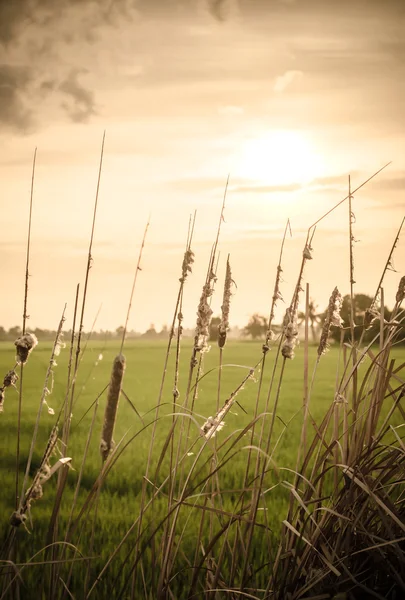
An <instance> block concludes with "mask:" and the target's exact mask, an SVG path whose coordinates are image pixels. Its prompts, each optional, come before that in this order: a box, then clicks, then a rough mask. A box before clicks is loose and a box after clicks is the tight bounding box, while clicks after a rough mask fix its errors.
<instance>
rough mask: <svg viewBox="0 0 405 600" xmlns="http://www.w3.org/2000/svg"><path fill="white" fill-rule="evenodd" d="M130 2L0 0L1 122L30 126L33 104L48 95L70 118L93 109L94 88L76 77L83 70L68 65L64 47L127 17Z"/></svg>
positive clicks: (80, 117)
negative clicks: (88, 86)
mask: <svg viewBox="0 0 405 600" xmlns="http://www.w3.org/2000/svg"><path fill="white" fill-rule="evenodd" d="M134 4H135V0H98V1H96V0H58V1H57V2H56V1H55V0H0V124H1V126H2V127H7V128H11V129H14V130H18V131H23V132H26V131H27V130H28V129H29V128H30V129H32V128H33V127H35V125H36V124H37V123H36V118H35V117H36V114H35V109H36V108H37V107H38V106H40V105H41V104H42V103H43V102H44V101H45V100H47V99H50V98H52V99H53V98H55V99H56V103H57V104H59V106H61V107H62V108H63V109H64V110H65V111H66V113H67V115H68V117H69V118H70V119H71V120H72V121H74V122H83V121H86V120H88V119H89V118H90V117H91V116H92V115H93V114H95V100H94V92H93V91H92V90H91V89H90V88H86V87H85V85H84V84H83V83H82V81H79V77H81V75H82V71H81V70H80V69H79V68H74V67H73V65H72V60H74V59H73V57H72V56H71V52H70V51H69V48H70V47H71V48H73V46H74V45H75V44H77V43H83V42H84V43H85V44H88V45H91V44H94V43H95V42H96V41H97V38H98V31H99V29H100V28H101V27H105V26H109V27H114V26H117V25H118V24H119V22H120V19H122V17H123V16H125V17H126V18H128V17H129V16H130V14H131V9H132V7H133V6H134ZM79 58H80V57H79ZM51 62H52V68H50V66H49V65H50V63H51ZM58 98H59V99H58ZM54 103H55V102H54Z"/></svg>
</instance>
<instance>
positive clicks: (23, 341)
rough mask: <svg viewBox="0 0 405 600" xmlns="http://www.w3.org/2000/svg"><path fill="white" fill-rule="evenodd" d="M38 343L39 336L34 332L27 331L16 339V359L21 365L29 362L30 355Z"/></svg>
mask: <svg viewBox="0 0 405 600" xmlns="http://www.w3.org/2000/svg"><path fill="white" fill-rule="evenodd" d="M37 344H38V340H37V337H36V335H35V334H33V333H25V334H24V335H20V337H19V338H17V339H16V341H15V342H14V345H15V346H16V348H17V356H16V361H17V363H18V364H19V365H24V364H25V363H26V362H27V360H28V356H29V355H30V353H31V351H32V350H33V349H34V348H35V346H36V345H37Z"/></svg>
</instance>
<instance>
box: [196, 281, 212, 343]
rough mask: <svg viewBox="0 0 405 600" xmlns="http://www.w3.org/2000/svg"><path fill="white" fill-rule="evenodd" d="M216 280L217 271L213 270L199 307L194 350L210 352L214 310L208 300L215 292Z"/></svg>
mask: <svg viewBox="0 0 405 600" xmlns="http://www.w3.org/2000/svg"><path fill="white" fill-rule="evenodd" d="M215 281H216V276H215V273H213V272H212V271H211V273H210V274H209V277H208V280H207V282H206V283H205V284H204V287H203V291H202V294H201V298H200V302H199V304H198V309H197V325H196V330H195V337H194V350H195V351H196V352H208V350H209V346H208V344H207V340H208V337H209V334H210V323H211V317H212V312H213V311H212V309H211V307H210V305H209V302H208V300H209V298H210V297H211V296H212V294H213V292H214V289H213V286H214V283H215Z"/></svg>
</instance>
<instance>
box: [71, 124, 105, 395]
mask: <svg viewBox="0 0 405 600" xmlns="http://www.w3.org/2000/svg"><path fill="white" fill-rule="evenodd" d="M104 142H105V131H104V133H103V140H102V143H101V152H100V164H99V169H98V178H97V189H96V198H95V201H94V210H93V222H92V226H91V234H90V242H89V251H88V256H87V266H86V275H85V280H84V290H83V302H82V310H81V315H80V325H79V332H78V336H77V346H76V358H75V368H74V375H73V384H72V397H73V395H74V387H75V381H76V375H77V369H78V364H79V356H80V349H81V347H80V343H81V339H82V333H83V321H84V310H85V306H86V298H87V286H88V282H89V273H90V269H91V263H92V261H93V257H92V255H91V251H92V248H93V238H94V229H95V224H96V215H97V204H98V195H99V191H100V180H101V170H102V167H103V156H104Z"/></svg>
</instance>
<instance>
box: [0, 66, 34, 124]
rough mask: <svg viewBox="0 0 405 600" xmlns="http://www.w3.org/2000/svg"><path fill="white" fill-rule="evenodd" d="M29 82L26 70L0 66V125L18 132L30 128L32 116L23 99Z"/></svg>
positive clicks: (28, 73)
mask: <svg viewBox="0 0 405 600" xmlns="http://www.w3.org/2000/svg"><path fill="white" fill-rule="evenodd" d="M30 82H31V75H30V72H29V69H28V68H25V67H18V66H16V67H12V66H10V65H4V64H3V65H0V124H2V125H10V126H11V127H12V128H13V129H15V130H18V131H27V130H28V128H30V127H31V125H32V114H31V111H30V109H29V108H28V107H27V103H26V101H25V98H24V95H25V92H26V90H27V89H28V88H29V85H30Z"/></svg>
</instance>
